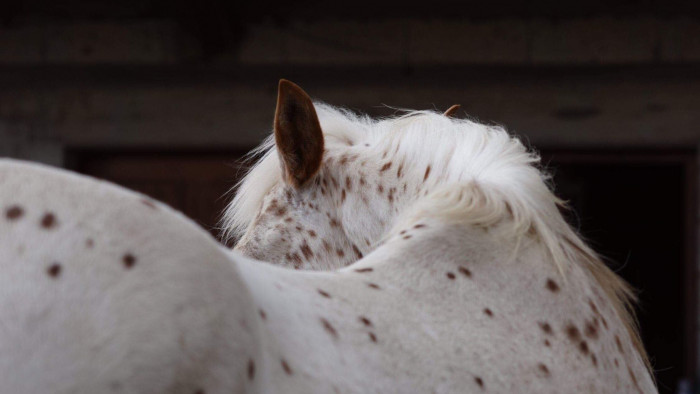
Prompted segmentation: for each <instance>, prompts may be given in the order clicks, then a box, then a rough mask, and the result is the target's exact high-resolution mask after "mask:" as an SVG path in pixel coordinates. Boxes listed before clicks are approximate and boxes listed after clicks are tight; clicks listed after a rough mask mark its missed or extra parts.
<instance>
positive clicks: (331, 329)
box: [321, 318, 338, 338]
mask: <svg viewBox="0 0 700 394" xmlns="http://www.w3.org/2000/svg"><path fill="white" fill-rule="evenodd" d="M321 323H322V324H323V328H324V329H325V330H326V331H328V333H329V334H331V336H333V337H336V338H337V337H338V332H337V331H336V330H335V328H334V327H333V326H332V325H331V323H330V322H329V321H328V320H326V319H324V318H321Z"/></svg>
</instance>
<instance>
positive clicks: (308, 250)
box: [299, 240, 314, 260]
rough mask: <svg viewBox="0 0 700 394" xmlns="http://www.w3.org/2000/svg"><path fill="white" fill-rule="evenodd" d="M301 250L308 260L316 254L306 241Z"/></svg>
mask: <svg viewBox="0 0 700 394" xmlns="http://www.w3.org/2000/svg"><path fill="white" fill-rule="evenodd" d="M299 249H300V250H301V253H302V254H304V258H305V259H306V260H308V259H310V258H312V257H314V252H313V251H312V250H311V248H310V247H309V244H308V243H307V242H306V240H304V243H303V244H301V247H300V248H299Z"/></svg>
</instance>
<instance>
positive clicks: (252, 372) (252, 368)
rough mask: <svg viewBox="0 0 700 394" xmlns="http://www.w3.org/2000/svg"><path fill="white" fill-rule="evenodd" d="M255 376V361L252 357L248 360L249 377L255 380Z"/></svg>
mask: <svg viewBox="0 0 700 394" xmlns="http://www.w3.org/2000/svg"><path fill="white" fill-rule="evenodd" d="M254 378H255V362H253V360H252V359H249V360H248V379H249V380H253V379H254Z"/></svg>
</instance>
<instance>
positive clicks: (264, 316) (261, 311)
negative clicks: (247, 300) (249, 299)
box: [258, 309, 267, 320]
mask: <svg viewBox="0 0 700 394" xmlns="http://www.w3.org/2000/svg"><path fill="white" fill-rule="evenodd" d="M258 313H259V314H260V318H261V319H263V320H267V313H265V311H264V310H262V309H258Z"/></svg>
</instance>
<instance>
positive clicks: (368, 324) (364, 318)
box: [360, 316, 372, 327]
mask: <svg viewBox="0 0 700 394" xmlns="http://www.w3.org/2000/svg"><path fill="white" fill-rule="evenodd" d="M360 321H361V322H362V324H364V325H365V326H367V327H372V322H371V321H370V320H369V319H368V318H366V317H364V316H360Z"/></svg>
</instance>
